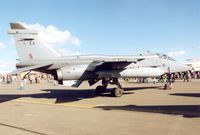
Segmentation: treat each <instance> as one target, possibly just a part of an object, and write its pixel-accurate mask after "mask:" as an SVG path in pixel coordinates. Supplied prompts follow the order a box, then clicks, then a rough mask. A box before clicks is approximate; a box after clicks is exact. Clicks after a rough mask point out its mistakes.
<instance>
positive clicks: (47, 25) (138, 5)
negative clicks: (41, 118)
mask: <svg viewBox="0 0 200 135" xmlns="http://www.w3.org/2000/svg"><path fill="white" fill-rule="evenodd" d="M199 7H200V1H199V0H4V1H3V0H1V2H0V72H9V71H11V70H13V69H14V68H15V67H14V65H15V64H16V62H17V61H16V60H15V59H16V58H17V53H16V50H15V47H14V45H13V41H12V39H11V36H10V35H8V34H7V30H8V29H9V22H13V21H14V22H21V23H22V24H23V25H25V26H26V27H28V28H33V29H36V30H38V31H40V33H41V38H42V39H43V40H44V41H46V42H47V43H48V44H49V45H51V46H53V48H55V49H56V50H57V51H58V52H59V53H61V54H62V55H71V54H108V55H115V54H117V55H119V54H120V55H123V54H124V55H134V54H140V53H144V52H146V51H147V50H150V51H151V52H155V53H164V54H168V55H170V56H171V57H173V58H174V59H176V60H178V61H183V60H185V59H188V58H199V57H200V53H199V52H200V8H199Z"/></svg>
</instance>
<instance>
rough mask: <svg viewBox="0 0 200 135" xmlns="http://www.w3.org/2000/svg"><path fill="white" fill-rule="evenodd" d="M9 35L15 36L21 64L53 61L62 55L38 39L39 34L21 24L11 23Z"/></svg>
mask: <svg viewBox="0 0 200 135" xmlns="http://www.w3.org/2000/svg"><path fill="white" fill-rule="evenodd" d="M10 27H11V29H10V30H8V34H11V35H13V37H14V42H15V46H16V49H17V53H18V57H19V61H20V62H22V63H23V62H27V61H30V60H38V59H51V58H55V57H59V56H60V55H59V54H58V53H57V52H56V51H55V50H53V49H52V48H51V47H50V46H48V45H47V44H45V43H44V42H42V41H41V40H40V39H39V38H38V33H37V32H36V31H33V30H28V29H26V28H25V27H24V26H22V25H21V24H19V23H10Z"/></svg>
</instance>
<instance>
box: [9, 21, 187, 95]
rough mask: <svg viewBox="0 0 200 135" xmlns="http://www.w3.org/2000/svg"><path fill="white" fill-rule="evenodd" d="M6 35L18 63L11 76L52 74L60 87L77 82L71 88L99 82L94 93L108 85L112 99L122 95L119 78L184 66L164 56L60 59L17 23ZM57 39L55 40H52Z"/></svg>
mask: <svg viewBox="0 0 200 135" xmlns="http://www.w3.org/2000/svg"><path fill="white" fill-rule="evenodd" d="M10 26H11V29H9V30H8V34H11V35H13V36H14V42H15V45H16V49H17V53H18V57H19V59H18V60H19V63H17V64H16V68H17V69H16V70H15V71H13V72H12V74H19V73H21V72H25V71H33V70H34V71H40V72H44V73H48V74H52V75H53V76H54V79H55V80H57V81H58V83H59V84H63V83H64V81H66V80H77V81H76V83H75V84H73V85H72V86H74V87H78V86H79V85H80V84H81V83H82V82H83V81H88V83H89V85H90V86H91V85H94V84H95V83H97V82H98V81H100V80H101V82H102V85H99V86H97V87H96V92H98V93H101V92H104V91H105V90H106V88H107V86H108V85H109V84H114V85H116V86H117V87H116V88H115V89H114V90H113V91H111V94H112V95H113V96H115V97H120V96H122V94H123V88H122V86H121V85H120V82H119V81H118V79H119V78H120V77H159V76H161V75H163V74H164V73H167V72H169V69H170V72H171V73H172V72H181V71H185V70H187V67H186V66H184V65H183V64H180V63H178V62H176V61H174V60H173V59H172V58H170V57H168V56H167V55H160V54H150V55H135V56H134V55H132V56H106V55H78V56H66V57H61V56H60V55H59V54H58V53H57V52H56V51H55V50H53V49H52V48H50V47H49V46H48V45H46V44H45V43H44V42H42V41H41V40H40V39H39V38H38V32H37V31H34V30H30V29H27V28H25V27H24V26H23V25H21V24H19V23H16V22H15V23H10ZM55 38H56V37H55Z"/></svg>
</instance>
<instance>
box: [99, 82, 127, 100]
mask: <svg viewBox="0 0 200 135" xmlns="http://www.w3.org/2000/svg"><path fill="white" fill-rule="evenodd" d="M108 84H112V85H113V84H114V85H117V88H114V89H113V90H111V95H112V96H114V97H121V96H122V95H123V89H122V87H121V85H120V83H119V80H118V78H111V79H105V78H103V79H102V86H97V87H96V93H97V94H101V93H103V92H105V91H106V88H107V86H108Z"/></svg>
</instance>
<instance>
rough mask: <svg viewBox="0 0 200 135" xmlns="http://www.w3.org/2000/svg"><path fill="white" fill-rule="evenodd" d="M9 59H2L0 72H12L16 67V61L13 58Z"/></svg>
mask: <svg viewBox="0 0 200 135" xmlns="http://www.w3.org/2000/svg"><path fill="white" fill-rule="evenodd" d="M8 61H9V62H8ZM8 61H6V60H0V74H6V73H10V72H11V71H12V70H14V69H15V62H14V61H11V60H8Z"/></svg>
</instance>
